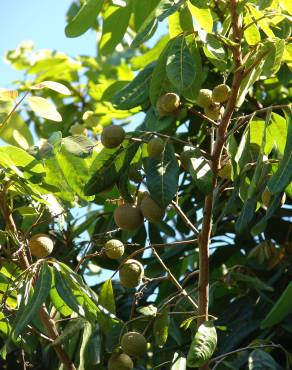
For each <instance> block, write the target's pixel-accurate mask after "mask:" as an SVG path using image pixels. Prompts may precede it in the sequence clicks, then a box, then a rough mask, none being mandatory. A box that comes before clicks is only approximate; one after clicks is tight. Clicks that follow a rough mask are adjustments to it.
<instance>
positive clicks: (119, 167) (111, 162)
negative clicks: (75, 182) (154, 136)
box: [84, 142, 139, 195]
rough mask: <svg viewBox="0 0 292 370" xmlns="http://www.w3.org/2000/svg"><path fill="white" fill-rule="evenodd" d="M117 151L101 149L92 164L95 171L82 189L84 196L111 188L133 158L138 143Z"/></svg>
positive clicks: (129, 143)
mask: <svg viewBox="0 0 292 370" xmlns="http://www.w3.org/2000/svg"><path fill="white" fill-rule="evenodd" d="M123 145H124V147H122V148H119V149H118V150H112V149H103V150H102V151H101V152H100V153H99V155H98V156H97V158H96V160H95V161H94V162H93V164H92V170H93V171H95V172H94V174H93V175H92V176H91V178H90V179H89V181H88V182H87V184H86V185H85V188H84V193H85V194H86V195H94V194H98V193H100V192H101V191H103V190H105V189H107V188H109V187H110V186H112V185H113V184H114V183H115V182H116V181H117V180H118V178H119V177H120V176H121V174H122V173H123V172H124V171H125V170H126V169H127V168H128V166H129V164H130V163H131V161H132V159H133V158H134V156H135V154H136V152H137V150H138V148H139V143H137V142H134V143H133V142H128V143H127V144H123Z"/></svg>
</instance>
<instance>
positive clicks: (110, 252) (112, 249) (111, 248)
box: [104, 239, 125, 260]
mask: <svg viewBox="0 0 292 370" xmlns="http://www.w3.org/2000/svg"><path fill="white" fill-rule="evenodd" d="M104 251H105V254H106V255H107V257H108V258H111V259H113V260H115V259H117V258H120V257H122V255H123V254H124V251H125V247H124V244H123V243H122V242H121V241H120V240H118V239H111V240H108V241H107V242H106V243H105V245H104Z"/></svg>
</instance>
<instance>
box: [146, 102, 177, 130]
mask: <svg viewBox="0 0 292 370" xmlns="http://www.w3.org/2000/svg"><path fill="white" fill-rule="evenodd" d="M174 122H175V117H170V116H169V117H157V115H156V114H155V111H154V109H153V108H152V107H151V108H150V109H149V110H148V112H147V113H146V116H145V119H144V122H143V128H144V129H145V130H146V131H153V132H163V131H165V130H167V129H168V128H169V127H170V126H172V125H173V124H174Z"/></svg>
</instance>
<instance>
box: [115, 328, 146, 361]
mask: <svg viewBox="0 0 292 370" xmlns="http://www.w3.org/2000/svg"><path fill="white" fill-rule="evenodd" d="M121 347H122V350H123V351H124V352H125V353H126V354H127V355H129V356H134V357H141V356H143V355H144V354H145V353H146V352H147V340H146V338H145V337H144V335H142V334H140V333H137V332H135V331H130V332H128V333H126V334H124V335H123V336H122V340H121Z"/></svg>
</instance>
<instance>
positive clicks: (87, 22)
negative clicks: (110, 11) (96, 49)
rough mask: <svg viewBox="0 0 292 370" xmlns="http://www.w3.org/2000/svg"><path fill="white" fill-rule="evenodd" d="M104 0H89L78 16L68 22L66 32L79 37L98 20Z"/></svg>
mask: <svg viewBox="0 0 292 370" xmlns="http://www.w3.org/2000/svg"><path fill="white" fill-rule="evenodd" d="M102 5H103V0H88V1H86V2H84V4H83V6H82V8H81V9H80V10H79V12H78V13H77V14H76V16H75V17H74V18H73V19H72V20H71V21H70V22H69V23H68V24H67V26H66V28H65V34H66V36H67V37H78V36H80V35H82V34H83V33H85V32H86V31H87V30H88V29H89V28H90V27H91V26H92V25H93V24H94V22H95V21H96V18H97V16H98V13H99V12H100V11H101V8H102Z"/></svg>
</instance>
